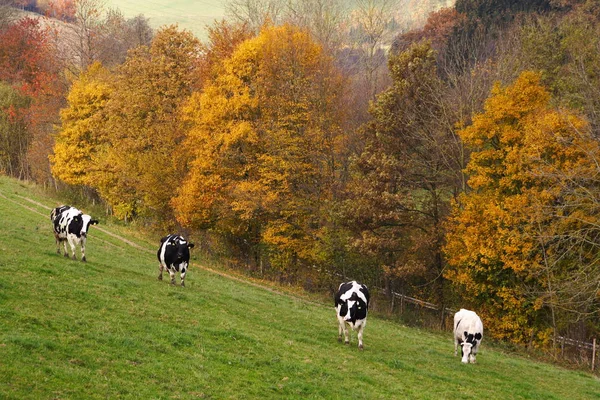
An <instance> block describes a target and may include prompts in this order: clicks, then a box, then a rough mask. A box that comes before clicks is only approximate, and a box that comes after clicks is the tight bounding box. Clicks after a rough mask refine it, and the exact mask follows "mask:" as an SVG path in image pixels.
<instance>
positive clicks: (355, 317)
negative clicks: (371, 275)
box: [334, 281, 369, 350]
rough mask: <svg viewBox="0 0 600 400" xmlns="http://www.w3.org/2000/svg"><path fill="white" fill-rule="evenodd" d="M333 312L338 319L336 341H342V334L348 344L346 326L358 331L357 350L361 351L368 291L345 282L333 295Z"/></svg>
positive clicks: (357, 285)
mask: <svg viewBox="0 0 600 400" xmlns="http://www.w3.org/2000/svg"><path fill="white" fill-rule="evenodd" d="M334 300H335V311H336V315H337V319H338V324H339V329H338V341H339V342H341V341H342V332H343V333H344V339H345V343H346V344H349V343H350V338H349V335H348V329H347V327H346V324H348V325H350V327H351V328H352V329H354V330H358V348H359V349H361V350H362V349H363V340H362V339H363V330H364V329H365V325H366V323H367V310H368V309H369V290H368V289H367V287H366V286H365V285H363V284H360V283H358V282H356V281H351V282H345V283H342V284H341V285H340V287H339V288H338V291H337V293H336V294H335V299H334Z"/></svg>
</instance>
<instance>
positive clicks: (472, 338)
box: [460, 331, 482, 364]
mask: <svg viewBox="0 0 600 400" xmlns="http://www.w3.org/2000/svg"><path fill="white" fill-rule="evenodd" d="M463 336H464V340H463V342H462V343H461V344H460V346H461V353H462V360H461V362H462V363H463V364H468V363H469V359H470V358H471V354H472V352H473V347H474V346H475V345H477V343H478V342H479V341H480V340H481V337H482V335H481V333H476V334H472V333H469V332H467V331H465V332H464V333H463Z"/></svg>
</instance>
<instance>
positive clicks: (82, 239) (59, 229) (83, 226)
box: [50, 205, 98, 262]
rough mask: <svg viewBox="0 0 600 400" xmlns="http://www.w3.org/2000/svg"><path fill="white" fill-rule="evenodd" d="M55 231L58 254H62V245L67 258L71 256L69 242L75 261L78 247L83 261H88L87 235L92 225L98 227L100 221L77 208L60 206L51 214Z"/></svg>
mask: <svg viewBox="0 0 600 400" xmlns="http://www.w3.org/2000/svg"><path fill="white" fill-rule="evenodd" d="M50 220H51V221H52V225H53V229H54V239H55V240H56V247H57V249H56V252H57V253H58V254H60V253H61V251H60V247H61V246H60V245H61V244H63V247H64V250H65V257H68V256H69V253H68V250H67V242H68V243H69V246H70V247H71V254H72V256H73V260H76V259H77V256H76V255H75V249H76V247H77V245H80V246H81V261H84V262H85V261H86V258H85V243H86V241H87V233H88V229H89V228H90V225H96V224H97V223H98V220H96V219H92V217H90V216H89V215H87V214H84V213H83V212H81V211H79V210H78V209H76V208H75V207H71V206H66V205H65V206H60V207H56V208H55V209H53V210H52V212H51V213H50Z"/></svg>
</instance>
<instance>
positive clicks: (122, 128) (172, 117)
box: [94, 26, 200, 225]
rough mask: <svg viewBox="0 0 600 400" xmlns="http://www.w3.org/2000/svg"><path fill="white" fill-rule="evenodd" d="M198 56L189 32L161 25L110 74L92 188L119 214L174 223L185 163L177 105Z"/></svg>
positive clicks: (186, 89)
mask: <svg viewBox="0 0 600 400" xmlns="http://www.w3.org/2000/svg"><path fill="white" fill-rule="evenodd" d="M199 55H200V52H199V42H198V40H197V39H196V38H195V37H194V36H193V35H192V33H191V32H189V31H186V30H184V31H179V30H178V29H177V27H175V26H169V27H164V28H162V29H161V30H159V31H158V32H157V34H156V36H155V37H154V39H153V40H152V44H151V45H150V46H149V47H146V46H141V47H138V48H136V49H135V50H133V51H131V52H130V53H129V55H128V57H127V60H126V61H125V63H124V64H123V65H121V66H120V67H119V68H118V70H117V72H116V74H115V76H114V79H113V82H112V88H111V94H110V98H109V100H108V101H107V103H106V105H105V106H104V107H103V113H105V114H106V115H104V116H103V117H102V118H103V119H104V121H105V122H104V126H103V135H104V138H103V140H105V145H103V146H101V147H100V149H99V151H98V156H97V157H96V161H95V162H96V165H97V168H98V170H99V171H100V172H101V173H100V174H98V175H97V176H96V178H95V180H94V185H95V188H96V189H97V190H98V192H99V193H100V195H101V196H102V197H103V198H104V199H105V200H106V201H107V202H108V203H109V204H110V205H111V206H112V207H113V210H114V213H115V215H117V216H118V217H120V218H127V217H130V216H135V215H143V216H147V217H151V218H155V219H156V220H157V221H158V222H159V223H162V222H164V223H166V224H167V225H168V224H171V222H170V221H172V220H173V219H172V218H171V216H172V213H171V208H170V206H169V200H170V198H171V196H172V195H173V193H174V192H175V189H176V188H177V186H178V185H179V183H180V181H181V179H182V177H183V172H184V168H185V165H186V163H187V161H186V159H185V154H186V153H185V152H183V151H182V150H181V146H180V144H181V142H182V141H183V139H184V137H185V131H184V130H183V127H182V124H181V121H180V118H179V117H180V107H181V105H182V104H184V103H185V102H186V101H187V99H188V97H189V96H190V94H191V92H192V84H193V80H194V68H195V66H196V65H197V58H198V57H199Z"/></svg>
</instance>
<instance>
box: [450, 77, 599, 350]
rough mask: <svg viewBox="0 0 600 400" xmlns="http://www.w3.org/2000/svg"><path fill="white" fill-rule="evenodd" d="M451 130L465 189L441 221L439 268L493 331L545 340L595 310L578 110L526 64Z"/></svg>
mask: <svg viewBox="0 0 600 400" xmlns="http://www.w3.org/2000/svg"><path fill="white" fill-rule="evenodd" d="M459 134H460V136H461V138H462V139H463V140H464V142H465V144H466V145H467V146H469V147H470V148H471V149H472V150H473V152H472V154H471V160H470V162H469V164H468V166H467V171H466V172H467V173H468V175H469V181H468V184H469V187H470V190H469V191H468V192H466V193H464V194H463V195H461V196H460V199H459V202H458V203H457V204H455V207H454V211H453V215H452V217H451V218H450V220H449V223H448V234H447V244H446V247H445V252H446V255H447V257H448V264H449V266H448V268H447V270H446V272H445V276H446V277H447V278H448V279H450V280H452V281H453V282H454V283H455V284H457V285H458V286H459V287H460V288H462V290H463V294H464V298H465V300H466V301H467V303H465V304H466V305H468V306H469V307H474V308H476V309H477V310H478V311H479V312H480V313H481V314H482V315H483V317H484V319H485V324H486V326H487V329H488V331H489V332H491V333H492V335H493V336H496V337H498V338H501V339H508V340H511V341H513V342H517V343H529V344H531V343H538V344H548V343H549V341H550V339H551V337H552V334H554V335H556V334H557V333H558V332H560V331H561V329H565V327H566V326H568V324H569V322H572V321H574V320H577V319H578V318H579V317H581V316H582V315H591V314H593V313H594V312H596V313H597V311H594V307H596V310H597V309H598V297H597V290H598V288H597V284H598V282H599V281H598V278H599V273H598V268H597V259H598V256H600V251H599V250H600V246H599V245H600V241H599V239H598V230H597V228H594V226H595V223H593V222H592V220H595V218H596V217H594V215H597V213H598V211H599V209H598V207H597V206H595V205H591V203H590V198H594V197H595V196H597V195H598V194H599V193H600V186H599V182H598V178H597V176H598V172H600V171H599V168H598V160H600V148H599V146H598V142H597V141H596V140H595V139H594V138H593V137H592V136H591V135H590V133H589V129H588V125H587V123H586V121H585V120H583V119H582V118H581V117H579V116H577V115H576V114H575V113H574V112H572V111H569V110H557V109H554V108H552V106H551V102H550V96H549V94H548V92H547V91H546V89H545V88H544V87H543V86H542V85H541V84H540V76H539V75H538V74H536V73H534V72H523V73H522V74H521V75H520V76H519V78H518V79H517V80H516V81H515V82H514V83H513V84H512V85H510V86H507V87H501V86H500V85H499V84H496V85H495V86H494V89H493V90H492V94H491V96H490V97H489V99H488V100H487V102H486V104H485V111H484V112H483V113H481V114H479V115H476V116H474V118H473V124H472V125H471V126H469V127H467V128H465V129H463V130H462V131H460V132H459ZM592 193H594V194H592ZM596 198H597V197H596ZM586 199H587V200H586ZM594 270H595V271H596V272H595V273H594V272H593V271H594ZM586 277H587V278H586ZM592 277H593V279H592V281H593V282H595V283H592V284H589V282H587V281H588V280H589V279H590V278H592ZM594 285H595V286H594ZM578 291H579V293H578ZM583 293H585V295H583ZM590 313H591V314H590Z"/></svg>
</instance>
